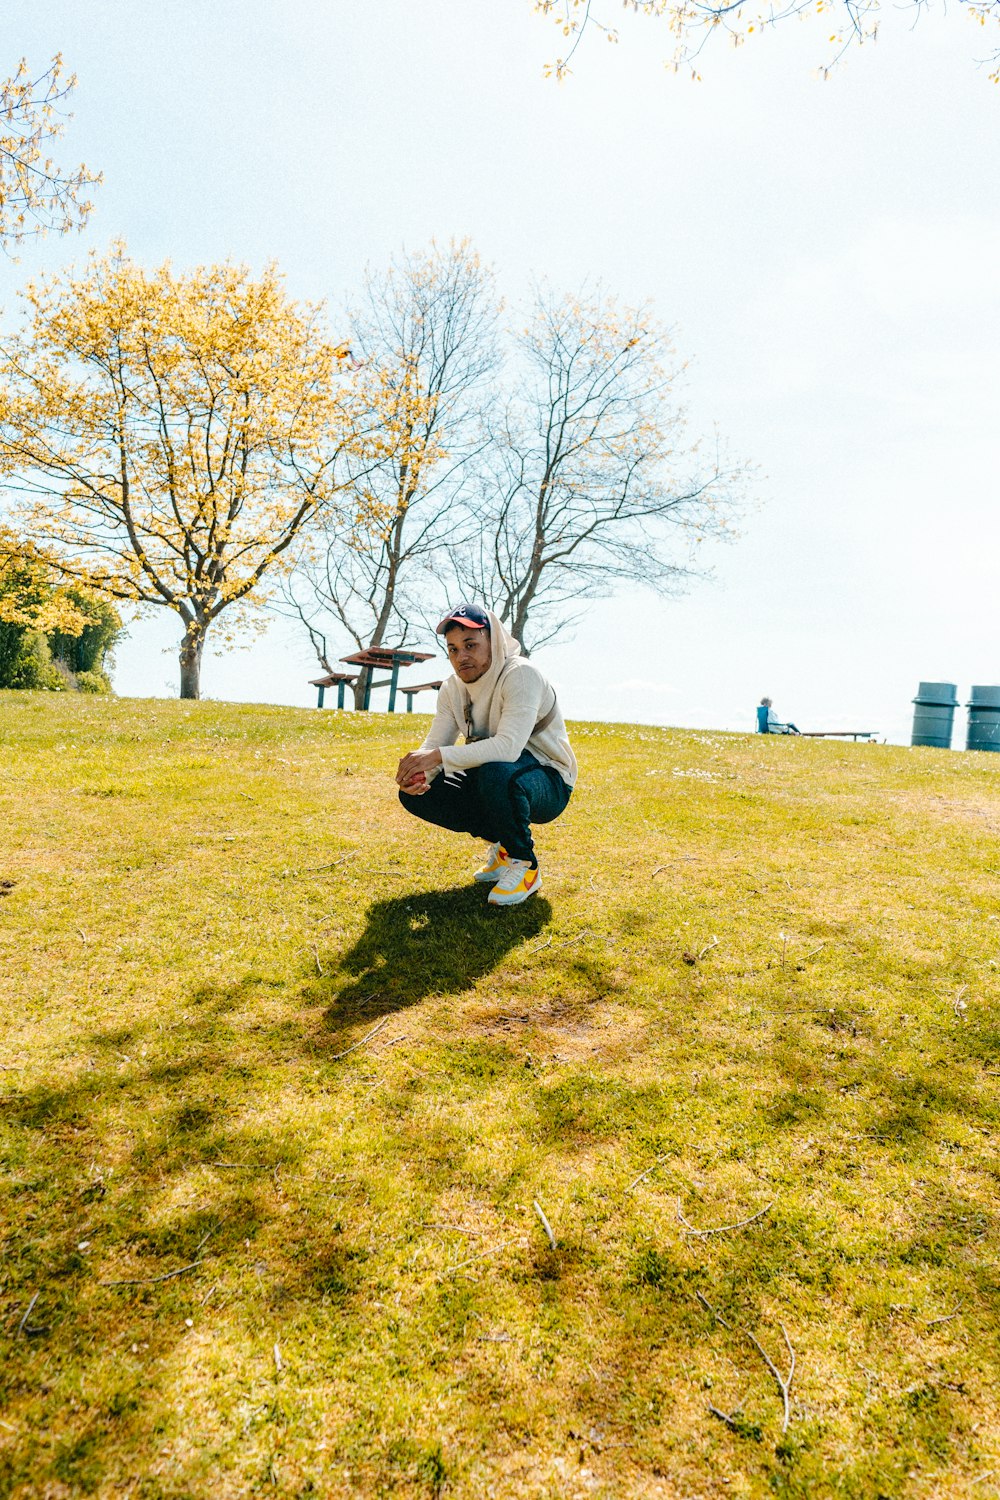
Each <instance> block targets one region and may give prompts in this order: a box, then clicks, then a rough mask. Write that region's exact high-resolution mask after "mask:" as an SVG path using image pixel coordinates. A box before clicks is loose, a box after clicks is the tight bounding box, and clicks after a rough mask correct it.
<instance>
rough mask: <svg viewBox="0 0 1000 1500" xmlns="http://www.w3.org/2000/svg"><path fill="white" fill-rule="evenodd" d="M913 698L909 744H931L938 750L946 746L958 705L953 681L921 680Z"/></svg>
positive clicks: (948, 742)
mask: <svg viewBox="0 0 1000 1500" xmlns="http://www.w3.org/2000/svg"><path fill="white" fill-rule="evenodd" d="M913 702H914V705H915V706H914V709H913V735H912V738H911V739H910V744H911V745H933V746H934V747H935V748H936V749H938V750H950V749H951V731H952V725H953V724H954V721H955V709H956V708H957V706H958V690H957V688H956V686H955V684H954V683H953V682H922V683H921V684H920V686H919V687H918V688H917V696H916V697H915V698H914V700H913Z"/></svg>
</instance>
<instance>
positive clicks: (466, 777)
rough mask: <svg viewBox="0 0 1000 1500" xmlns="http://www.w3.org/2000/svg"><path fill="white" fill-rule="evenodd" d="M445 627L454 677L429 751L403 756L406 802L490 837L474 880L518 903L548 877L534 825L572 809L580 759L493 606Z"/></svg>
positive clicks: (496, 898)
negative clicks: (461, 739) (540, 860)
mask: <svg viewBox="0 0 1000 1500" xmlns="http://www.w3.org/2000/svg"><path fill="white" fill-rule="evenodd" d="M437 629H438V634H439V635H443V636H444V639H445V644H446V646H447V650H448V660H449V661H450V662H451V665H452V668H453V669H454V673H455V675H454V676H453V677H449V679H448V681H447V682H446V683H445V684H444V686H443V687H442V689H441V692H440V695H439V697H438V709H437V713H436V714H435V716H434V722H433V723H432V724H431V727H430V730H429V731H428V734H427V738H426V739H425V740H424V742H423V744H422V745H421V746H420V749H419V750H411V751H410V753H409V755H404V756H403V758H402V760H401V761H400V762H399V767H398V769H397V771H396V781H397V782H398V783H399V800H400V802H401V803H402V804H403V806H404V807H405V808H406V810H407V812H411V813H413V814H414V816H415V817H418V818H423V819H424V821H425V822H427V823H436V824H437V825H438V827H439V828H450V829H452V830H453V832H455V833H471V834H472V835H473V837H474V838H481V839H485V840H486V842H487V844H488V845H489V847H488V848H487V850H486V862H485V864H484V865H483V867H482V869H480V870H477V871H476V873H475V875H474V876H473V879H475V880H478V881H481V882H482V883H483V884H486V885H490V886H492V890H491V891H490V894H489V898H488V899H489V904H490V905H491V906H516V905H518V904H519V903H520V902H521V901H525V900H527V898H528V897H529V896H533V895H535V893H536V892H537V891H539V890H540V889H541V884H542V877H541V872H540V870H539V868H538V861H537V859H536V857H535V847H534V843H533V841H532V837H531V824H532V823H551V822H552V820H553V818H557V817H558V816H559V814H560V813H561V812H563V811H564V810H565V807H566V804H567V802H568V801H569V798H570V793H571V791H572V790H573V784H574V782H575V781H576V758H575V756H574V755H573V751H572V750H571V749H570V743H569V740H568V739H567V737H566V725H565V723H564V722H563V716H562V713H561V712H560V709H559V705H558V703H557V702H556V695H555V693H554V692H553V690H552V687H551V685H550V684H549V683H548V682H547V681H546V679H545V678H544V677H543V676H542V674H541V672H540V671H539V670H538V668H537V667H536V666H534V665H533V664H532V663H531V662H529V661H526V660H525V658H524V657H523V656H522V655H521V648H520V646H519V645H518V643H517V641H515V640H514V638H513V636H512V635H511V634H510V633H509V632H508V631H507V630H506V629H505V628H504V626H503V625H502V624H501V623H500V621H499V619H498V618H497V616H496V615H495V614H494V613H493V612H492V610H485V609H483V608H482V606H481V605H478V604H460V605H459V606H458V608H457V609H454V610H453V611H452V612H451V613H450V614H447V615H445V617H444V619H443V620H442V621H441V623H440V624H439V625H438V627H437ZM459 736H464V738H465V743H464V744H463V745H457V744H456V743H455V742H456V740H457V739H458V738H459Z"/></svg>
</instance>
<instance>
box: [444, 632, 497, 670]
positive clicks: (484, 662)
mask: <svg viewBox="0 0 1000 1500" xmlns="http://www.w3.org/2000/svg"><path fill="white" fill-rule="evenodd" d="M444 639H445V644H446V646H447V647H448V660H449V661H450V662H451V665H452V669H453V670H454V673H455V676H456V677H460V678H461V679H462V681H463V682H478V681H479V679H480V677H482V675H483V673H484V672H488V671H489V668H490V663H491V662H492V660H493V653H492V651H491V650H490V633H489V631H488V630H469V628H468V627H467V626H465V625H453V626H452V628H451V629H450V630H448V631H446V632H445V637H444Z"/></svg>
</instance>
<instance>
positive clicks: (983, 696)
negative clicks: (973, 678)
mask: <svg viewBox="0 0 1000 1500" xmlns="http://www.w3.org/2000/svg"><path fill="white" fill-rule="evenodd" d="M965 748H966V750H1000V687H973V689H972V694H971V696H970V698H969V732H968V734H967V735H966V738H965Z"/></svg>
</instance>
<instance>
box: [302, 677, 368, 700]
mask: <svg viewBox="0 0 1000 1500" xmlns="http://www.w3.org/2000/svg"><path fill="white" fill-rule="evenodd" d="M357 680H358V679H357V678H356V677H352V676H351V674H350V672H328V673H327V674H326V676H325V677H313V678H312V679H311V680H310V683H309V686H310V687H314V688H318V689H319V694H318V697H317V700H316V707H317V708H322V707H323V699H324V697H325V696H326V690H327V688H328V687H335V688H336V689H337V707H338V708H343V706H344V689H345V687H347V686H350V687H353V686H354V684H355V683H356V682H357Z"/></svg>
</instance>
